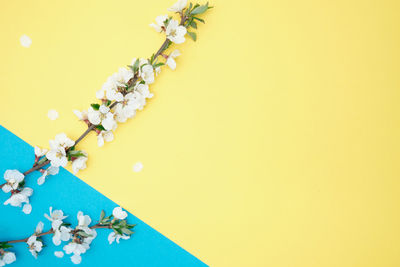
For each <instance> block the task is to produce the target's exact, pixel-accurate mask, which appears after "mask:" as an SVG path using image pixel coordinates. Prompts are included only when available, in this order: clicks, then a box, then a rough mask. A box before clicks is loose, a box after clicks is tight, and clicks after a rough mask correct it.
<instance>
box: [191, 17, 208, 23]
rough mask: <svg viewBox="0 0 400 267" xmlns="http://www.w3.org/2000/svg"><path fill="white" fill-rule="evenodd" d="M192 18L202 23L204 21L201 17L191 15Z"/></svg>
mask: <svg viewBox="0 0 400 267" xmlns="http://www.w3.org/2000/svg"><path fill="white" fill-rule="evenodd" d="M193 19H195V20H198V21H200V22H202V23H205V21H204V19H201V18H198V17H193Z"/></svg>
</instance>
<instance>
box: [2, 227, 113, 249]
mask: <svg viewBox="0 0 400 267" xmlns="http://www.w3.org/2000/svg"><path fill="white" fill-rule="evenodd" d="M89 228H90V229H100V228H107V229H111V225H101V224H95V225H93V226H91V227H89ZM50 234H54V230H53V229H51V230H49V231H47V232H44V233H40V234H37V235H36V236H37V237H41V236H45V235H50ZM28 239H29V237H26V238H23V239H18V240H11V241H4V242H6V243H8V244H14V243H26V241H28Z"/></svg>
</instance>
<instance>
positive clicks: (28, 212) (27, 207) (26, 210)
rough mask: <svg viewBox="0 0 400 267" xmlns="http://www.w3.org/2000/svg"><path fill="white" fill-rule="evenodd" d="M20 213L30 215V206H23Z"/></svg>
mask: <svg viewBox="0 0 400 267" xmlns="http://www.w3.org/2000/svg"><path fill="white" fill-rule="evenodd" d="M22 211H23V212H24V213H25V214H30V213H31V211H32V205H31V204H29V203H27V204H25V205H24V207H23V208H22Z"/></svg>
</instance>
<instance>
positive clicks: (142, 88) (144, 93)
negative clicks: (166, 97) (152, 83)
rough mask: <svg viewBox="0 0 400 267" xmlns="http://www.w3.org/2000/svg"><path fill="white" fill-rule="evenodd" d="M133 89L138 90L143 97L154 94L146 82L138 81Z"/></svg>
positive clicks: (150, 96) (149, 96)
mask: <svg viewBox="0 0 400 267" xmlns="http://www.w3.org/2000/svg"><path fill="white" fill-rule="evenodd" d="M135 91H136V92H139V93H140V94H141V95H142V96H143V97H144V98H152V97H153V96H154V95H153V94H152V93H150V90H149V86H148V85H147V84H143V83H139V84H138V85H136V87H135Z"/></svg>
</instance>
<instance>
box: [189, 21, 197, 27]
mask: <svg viewBox="0 0 400 267" xmlns="http://www.w3.org/2000/svg"><path fill="white" fill-rule="evenodd" d="M189 25H190V26H191V27H192V28H194V29H197V23H196V21H193V20H191V21H190V24H189Z"/></svg>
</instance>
